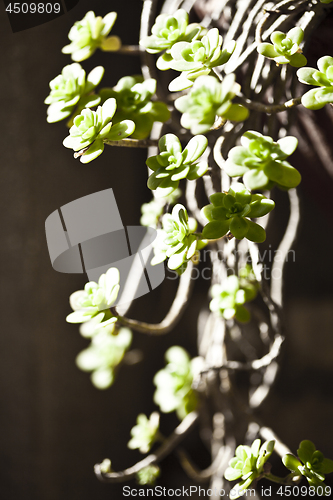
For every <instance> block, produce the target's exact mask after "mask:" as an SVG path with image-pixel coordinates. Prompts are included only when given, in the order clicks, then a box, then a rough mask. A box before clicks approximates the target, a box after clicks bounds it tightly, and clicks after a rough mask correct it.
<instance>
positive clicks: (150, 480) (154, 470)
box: [136, 465, 161, 485]
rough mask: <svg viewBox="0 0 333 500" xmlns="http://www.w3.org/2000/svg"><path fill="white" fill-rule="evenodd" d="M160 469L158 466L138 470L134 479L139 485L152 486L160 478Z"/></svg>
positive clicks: (148, 466)
mask: <svg viewBox="0 0 333 500" xmlns="http://www.w3.org/2000/svg"><path fill="white" fill-rule="evenodd" d="M160 474H161V469H160V468H159V466H158V465H147V467H144V468H143V469H141V470H139V472H137V474H136V479H137V482H138V483H139V484H142V485H145V484H149V485H154V484H155V482H156V479H157V478H158V477H159V476H160Z"/></svg>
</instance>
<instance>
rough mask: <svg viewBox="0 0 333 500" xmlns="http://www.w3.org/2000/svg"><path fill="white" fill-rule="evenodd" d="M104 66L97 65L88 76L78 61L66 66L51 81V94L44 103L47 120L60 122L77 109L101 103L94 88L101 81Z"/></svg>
mask: <svg viewBox="0 0 333 500" xmlns="http://www.w3.org/2000/svg"><path fill="white" fill-rule="evenodd" d="M103 74H104V68H103V67H102V66H97V67H96V68H94V69H93V70H92V71H91V72H90V73H89V74H88V76H87V78H86V72H85V71H84V69H83V68H82V66H81V65H80V64H78V63H73V64H68V65H67V66H65V67H64V68H63V70H62V72H61V75H58V76H57V77H56V78H54V79H53V80H51V81H50V89H51V91H50V94H49V95H48V96H47V98H46V99H45V101H44V103H45V104H49V107H48V108H47V121H48V122H49V123H54V122H58V121H60V120H63V119H64V118H67V117H68V116H70V115H71V114H72V113H73V112H74V111H75V110H80V111H81V109H83V108H91V107H92V106H97V105H98V104H99V103H100V100H101V98H100V97H99V96H98V95H95V94H94V93H93V90H94V89H95V87H97V85H98V84H99V82H100V81H101V79H102V77H103Z"/></svg>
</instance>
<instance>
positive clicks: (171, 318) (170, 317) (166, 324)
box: [112, 261, 193, 335]
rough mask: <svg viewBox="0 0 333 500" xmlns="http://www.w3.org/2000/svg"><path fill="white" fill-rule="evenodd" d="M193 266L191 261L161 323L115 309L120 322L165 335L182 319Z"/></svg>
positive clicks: (148, 332) (189, 290)
mask: <svg viewBox="0 0 333 500" xmlns="http://www.w3.org/2000/svg"><path fill="white" fill-rule="evenodd" d="M192 268H193V263H192V262H191V261H189V262H188V265H187V269H186V271H185V272H184V274H182V275H181V277H180V280H179V285H178V290H177V293H176V296H175V298H174V301H173V302H172V305H171V308H170V310H169V312H168V314H167V315H166V316H165V318H164V319H163V320H162V321H161V322H160V323H157V324H152V323H145V322H143V321H137V320H135V319H129V318H125V317H122V316H118V314H117V312H116V311H115V310H113V311H112V312H113V314H114V315H115V316H117V317H118V321H119V323H121V324H122V325H124V326H127V327H129V328H132V329H133V330H136V331H137V332H141V333H146V334H148V335H163V334H165V333H168V332H169V331H170V330H172V328H173V327H174V326H175V324H176V323H177V321H178V320H179V319H180V317H181V315H182V313H183V311H184V309H185V307H186V306H187V304H188V301H189V297H190V293H191V289H192V284H193V279H192Z"/></svg>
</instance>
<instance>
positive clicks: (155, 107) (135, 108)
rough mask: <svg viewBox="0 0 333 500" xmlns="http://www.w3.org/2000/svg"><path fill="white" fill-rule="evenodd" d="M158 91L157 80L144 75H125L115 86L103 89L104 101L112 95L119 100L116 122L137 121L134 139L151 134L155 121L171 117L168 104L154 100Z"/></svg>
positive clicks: (101, 93)
mask: <svg viewBox="0 0 333 500" xmlns="http://www.w3.org/2000/svg"><path fill="white" fill-rule="evenodd" d="M155 91H156V80H155V79H154V78H148V79H147V80H143V77H142V76H139V75H137V76H124V77H123V78H121V79H120V80H119V82H118V83H117V85H116V86H115V87H113V88H105V89H101V91H100V93H99V95H100V96H101V98H102V102H105V101H106V100H107V99H109V98H110V97H114V98H115V99H116V101H117V110H116V113H115V115H114V117H113V122H114V123H119V122H121V121H122V120H125V119H129V120H132V121H133V122H134V123H135V131H134V132H133V134H132V138H133V139H145V138H146V137H148V136H149V134H150V132H151V129H152V127H153V124H154V122H166V121H167V120H169V118H170V111H169V110H168V107H167V105H166V104H165V103H164V102H161V101H152V97H153V95H154V94H155Z"/></svg>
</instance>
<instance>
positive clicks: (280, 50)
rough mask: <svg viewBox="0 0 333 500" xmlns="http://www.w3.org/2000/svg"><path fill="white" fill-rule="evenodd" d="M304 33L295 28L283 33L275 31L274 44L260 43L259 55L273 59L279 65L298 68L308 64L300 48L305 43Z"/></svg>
mask: <svg viewBox="0 0 333 500" xmlns="http://www.w3.org/2000/svg"><path fill="white" fill-rule="evenodd" d="M303 38H304V32H303V30H302V29H301V28H299V27H295V28H292V29H291V30H289V31H288V33H283V32H282V31H274V32H273V33H272V34H271V41H272V43H260V44H259V45H258V47H257V50H258V52H259V54H261V55H263V56H265V57H267V58H269V59H273V60H274V61H275V62H276V63H277V64H288V63H289V64H290V65H291V66H294V67H296V68H299V67H301V66H304V65H305V64H306V63H307V60H306V57H305V56H304V55H303V54H302V53H301V52H302V51H301V49H300V47H299V45H300V43H301V42H302V41H303Z"/></svg>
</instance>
